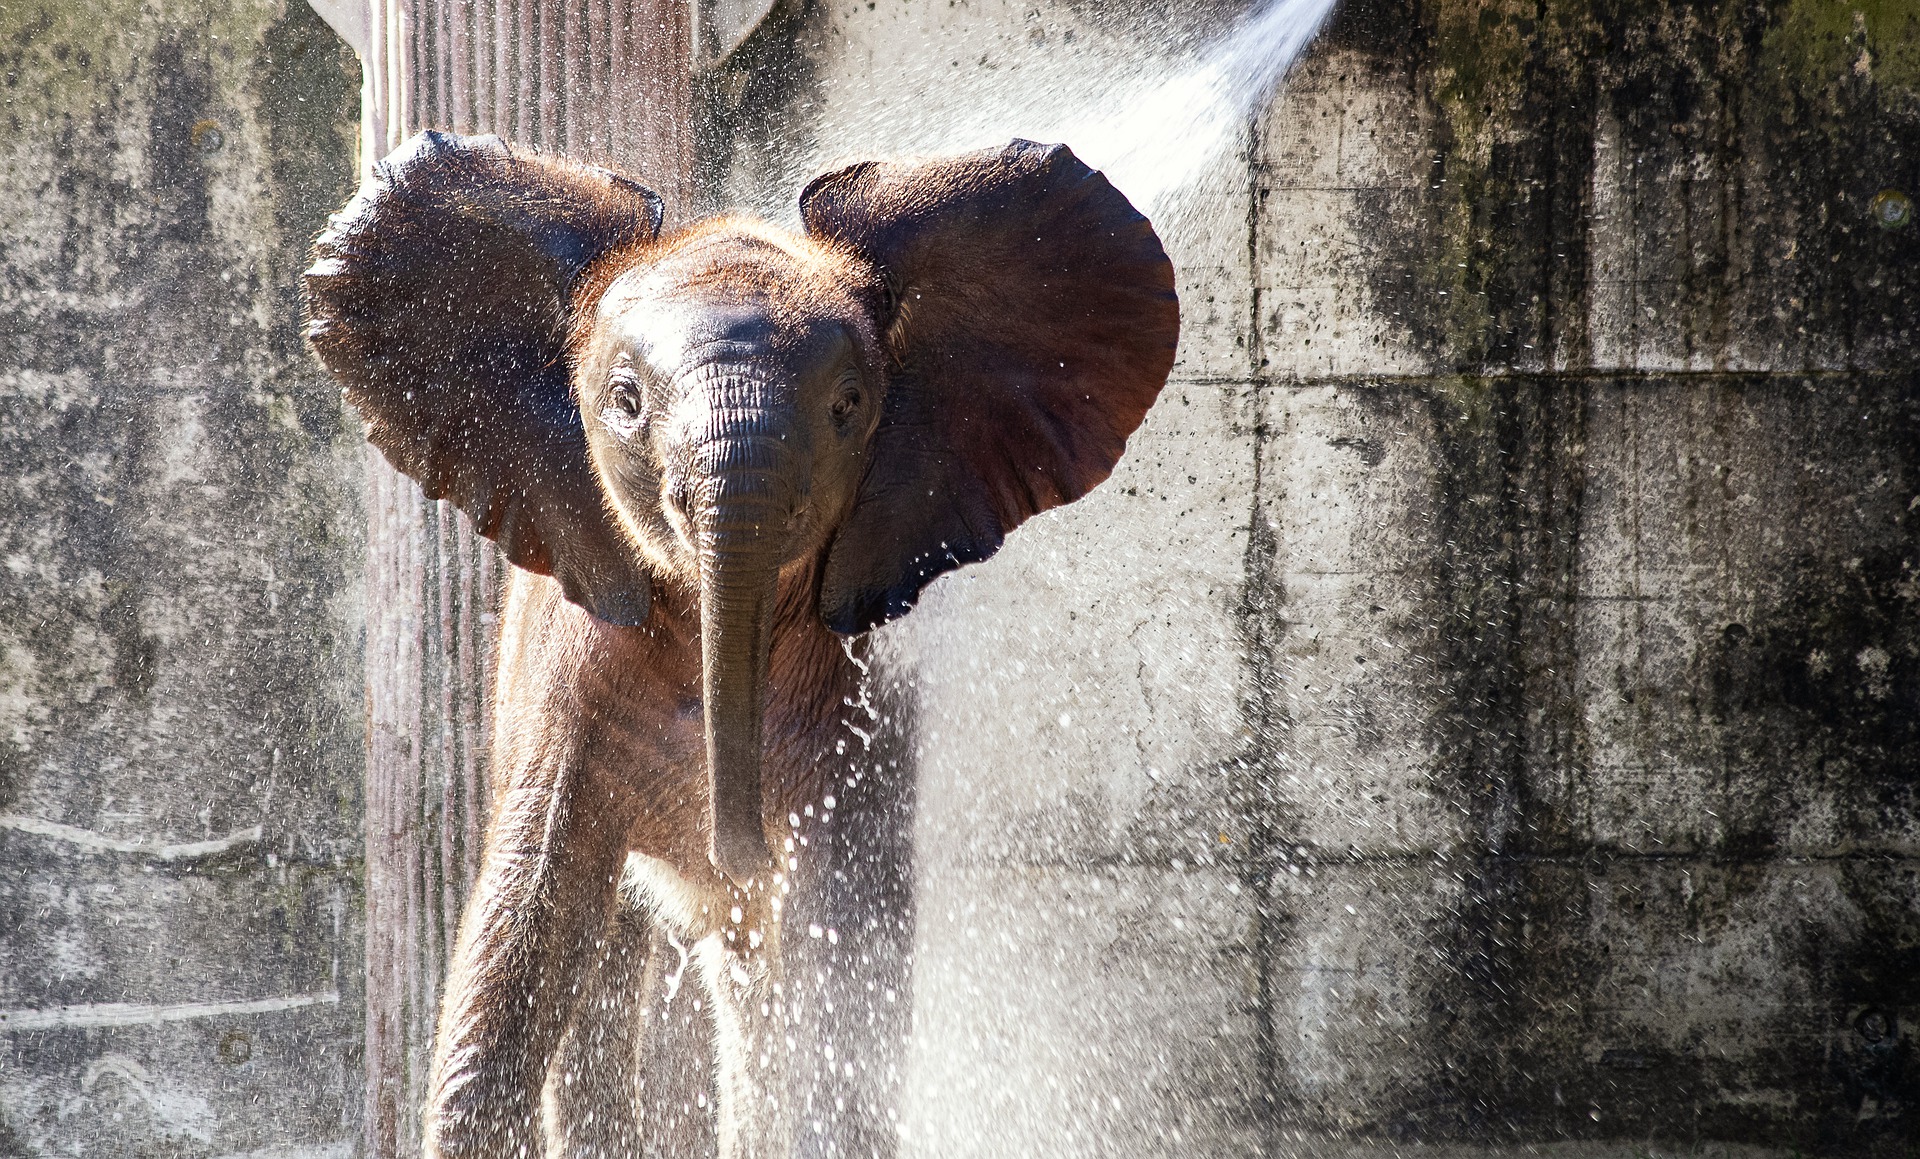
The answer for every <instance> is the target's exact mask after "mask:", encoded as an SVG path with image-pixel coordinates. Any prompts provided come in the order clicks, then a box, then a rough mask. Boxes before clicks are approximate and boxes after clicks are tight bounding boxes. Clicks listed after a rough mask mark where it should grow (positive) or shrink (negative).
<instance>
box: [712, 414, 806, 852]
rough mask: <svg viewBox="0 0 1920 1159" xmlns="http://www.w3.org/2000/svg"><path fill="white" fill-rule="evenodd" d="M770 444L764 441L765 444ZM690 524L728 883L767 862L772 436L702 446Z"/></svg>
mask: <svg viewBox="0 0 1920 1159" xmlns="http://www.w3.org/2000/svg"><path fill="white" fill-rule="evenodd" d="M770 444H772V445H770ZM704 451H705V452H706V453H703V454H702V455H701V456H700V457H701V459H703V460H705V462H703V463H702V467H703V468H705V470H703V471H702V474H703V475H704V476H705V479H706V486H705V487H704V488H702V490H703V491H704V492H705V496H704V500H703V501H702V502H700V503H698V504H697V509H696V515H695V519H694V522H695V525H696V527H697V528H698V531H699V544H698V549H699V555H700V651H701V661H702V683H701V692H702V700H703V701H704V703H705V708H706V741H707V769H708V773H709V775H710V776H711V778H712V784H711V789H712V799H711V800H712V804H711V809H712V812H711V815H710V821H711V823H712V835H713V844H712V848H711V849H710V850H709V855H710V856H711V857H712V859H713V864H714V866H715V867H716V868H718V869H719V870H720V871H721V872H722V873H724V874H726V875H727V876H728V877H729V878H731V879H732V880H733V881H734V883H735V884H737V885H741V886H744V885H746V884H747V883H748V881H750V880H751V879H753V878H755V877H762V878H764V877H765V875H766V871H767V869H768V868H769V867H770V866H771V864H772V857H771V855H770V853H769V851H768V847H767V839H766V833H765V829H764V827H763V825H762V813H763V807H762V801H761V794H762V786H761V783H760V760H761V752H762V743H763V740H762V737H763V720H764V717H765V712H766V690H767V659H768V652H769V649H770V646H771V642H772V619H773V606H774V593H775V589H776V586H777V584H778V582H779V577H780V567H781V564H782V563H783V562H784V557H785V550H784V549H785V546H786V543H785V540H786V536H787V533H788V529H789V525H790V524H791V522H792V512H793V509H794V506H795V504H794V502H793V501H792V493H793V488H792V486H791V477H790V472H789V471H786V470H782V467H783V466H784V464H782V463H781V462H780V461H779V460H780V459H782V458H784V456H783V455H782V454H781V453H780V451H781V449H780V448H779V447H778V445H777V443H775V442H774V441H773V440H768V439H764V438H760V439H755V438H751V437H749V438H739V437H735V438H729V439H725V440H722V441H717V442H716V443H713V444H709V445H708V446H707V447H706V448H704Z"/></svg>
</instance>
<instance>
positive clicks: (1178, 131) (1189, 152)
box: [1044, 0, 1335, 214]
mask: <svg viewBox="0 0 1920 1159" xmlns="http://www.w3.org/2000/svg"><path fill="white" fill-rule="evenodd" d="M1334 3H1335V0H1270V2H1269V3H1268V4H1266V5H1265V6H1264V7H1262V8H1259V9H1256V10H1255V11H1254V12H1253V13H1252V14H1251V15H1250V16H1248V17H1247V18H1246V19H1244V20H1242V21H1241V22H1239V23H1238V24H1236V25H1235V26H1234V27H1233V28H1232V29H1231V30H1230V31H1229V32H1227V33H1226V34H1225V35H1223V36H1221V37H1220V38H1219V39H1217V40H1215V41H1214V42H1213V43H1212V44H1211V45H1209V46H1208V47H1207V48H1206V49H1205V50H1204V51H1203V52H1202V53H1201V54H1200V61H1199V63H1198V64H1197V65H1194V66H1192V67H1190V68H1188V69H1185V70H1182V71H1180V72H1177V73H1175V74H1174V75H1173V76H1170V77H1165V78H1162V79H1159V80H1150V81H1146V82H1142V83H1137V84H1135V85H1134V86H1133V87H1132V88H1130V89H1129V90H1128V91H1127V92H1125V93H1124V94H1123V95H1122V96H1120V97H1119V98H1117V99H1115V100H1113V101H1112V102H1111V104H1110V106H1109V107H1108V108H1104V109H1102V110H1101V112H1100V113H1099V114H1096V115H1094V116H1090V117H1088V116H1082V117H1081V118H1079V119H1076V120H1074V121H1070V122H1067V123H1065V124H1062V125H1061V126H1060V127H1059V128H1058V130H1057V131H1055V132H1053V133H1050V134H1047V135H1046V136H1045V138H1044V139H1047V140H1058V141H1065V142H1066V143H1067V144H1068V145H1070V146H1071V147H1072V148H1073V151H1074V152H1075V153H1077V154H1079V156H1080V157H1081V159H1082V160H1084V161H1086V162H1087V163H1088V164H1089V165H1092V166H1094V167H1095V168H1097V169H1100V170H1102V171H1104V172H1105V173H1106V175H1107V177H1108V179H1110V180H1111V181H1112V182H1113V183H1114V185H1115V186H1117V187H1118V188H1119V189H1120V190H1121V191H1122V192H1123V193H1125V194H1126V195H1127V196H1128V198H1130V199H1131V200H1132V201H1133V203H1134V204H1135V205H1136V206H1138V207H1139V208H1140V209H1141V210H1143V211H1144V212H1146V213H1149V214H1151V213H1152V212H1153V211H1154V210H1155V209H1156V208H1158V207H1159V206H1160V205H1161V204H1162V203H1163V201H1164V200H1165V199H1166V198H1167V196H1168V195H1169V194H1171V193H1173V192H1174V191H1176V190H1178V189H1180V188H1182V187H1184V186H1186V185H1188V184H1191V183H1192V182H1193V181H1195V180H1196V179H1197V178H1198V177H1199V176H1200V174H1202V173H1204V172H1205V171H1206V170H1207V168H1208V167H1209V166H1210V164H1211V163H1212V162H1213V160H1214V157H1215V155H1216V154H1218V153H1219V152H1220V151H1221V150H1222V149H1224V148H1225V147H1227V145H1228V144H1229V143H1230V142H1232V141H1233V140H1234V139H1235V138H1236V137H1237V136H1238V133H1239V130H1240V128H1241V127H1242V126H1243V125H1244V124H1245V123H1246V121H1247V118H1248V117H1249V116H1250V115H1251V114H1252V113H1253V111H1254V110H1255V109H1257V108H1258V107H1260V106H1261V105H1262V104H1264V103H1265V102H1266V101H1267V100H1268V99H1269V98H1270V97H1271V96H1272V95H1273V92H1274V90H1275V88H1277V87H1278V86H1279V84H1280V82H1281V81H1282V80H1283V79H1285V77H1286V75H1287V71H1288V70H1289V69H1291V68H1292V67H1293V64H1294V62H1295V61H1296V60H1298V59H1299V57H1300V54H1301V52H1302V51H1304V50H1305V49H1306V47H1307V45H1308V44H1309V43H1310V42H1311V41H1312V40H1313V37H1314V34H1315V33H1317V32H1318V31H1319V30H1320V26H1321V25H1322V24H1323V23H1325V22H1326V19H1327V15H1328V13H1330V12H1331V11H1333V6H1334Z"/></svg>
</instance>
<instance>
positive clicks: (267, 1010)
mask: <svg viewBox="0 0 1920 1159" xmlns="http://www.w3.org/2000/svg"><path fill="white" fill-rule="evenodd" d="M339 1004H340V992H339V991H337V990H325V991H321V992H318V993H313V994H289V995H287V996H286V997H284V998H254V999H250V1000H245V1001H239V1002H174V1003H168V1004H164V1005H149V1004H142V1003H138V1002H86V1003H80V1004H77V1005H73V1006H54V1007H50V1008H48V1009H44V1010H35V1009H25V1010H0V1031H26V1030H49V1029H52V1028H55V1027H98V1026H149V1025H154V1024H157V1023H161V1022H189V1021H192V1020H193V1019H196V1018H219V1017H221V1016H223V1015H238V1014H275V1013H278V1012H280V1011H282V1010H299V1009H301V1008H302V1007H306V1006H338V1005H339Z"/></svg>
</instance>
